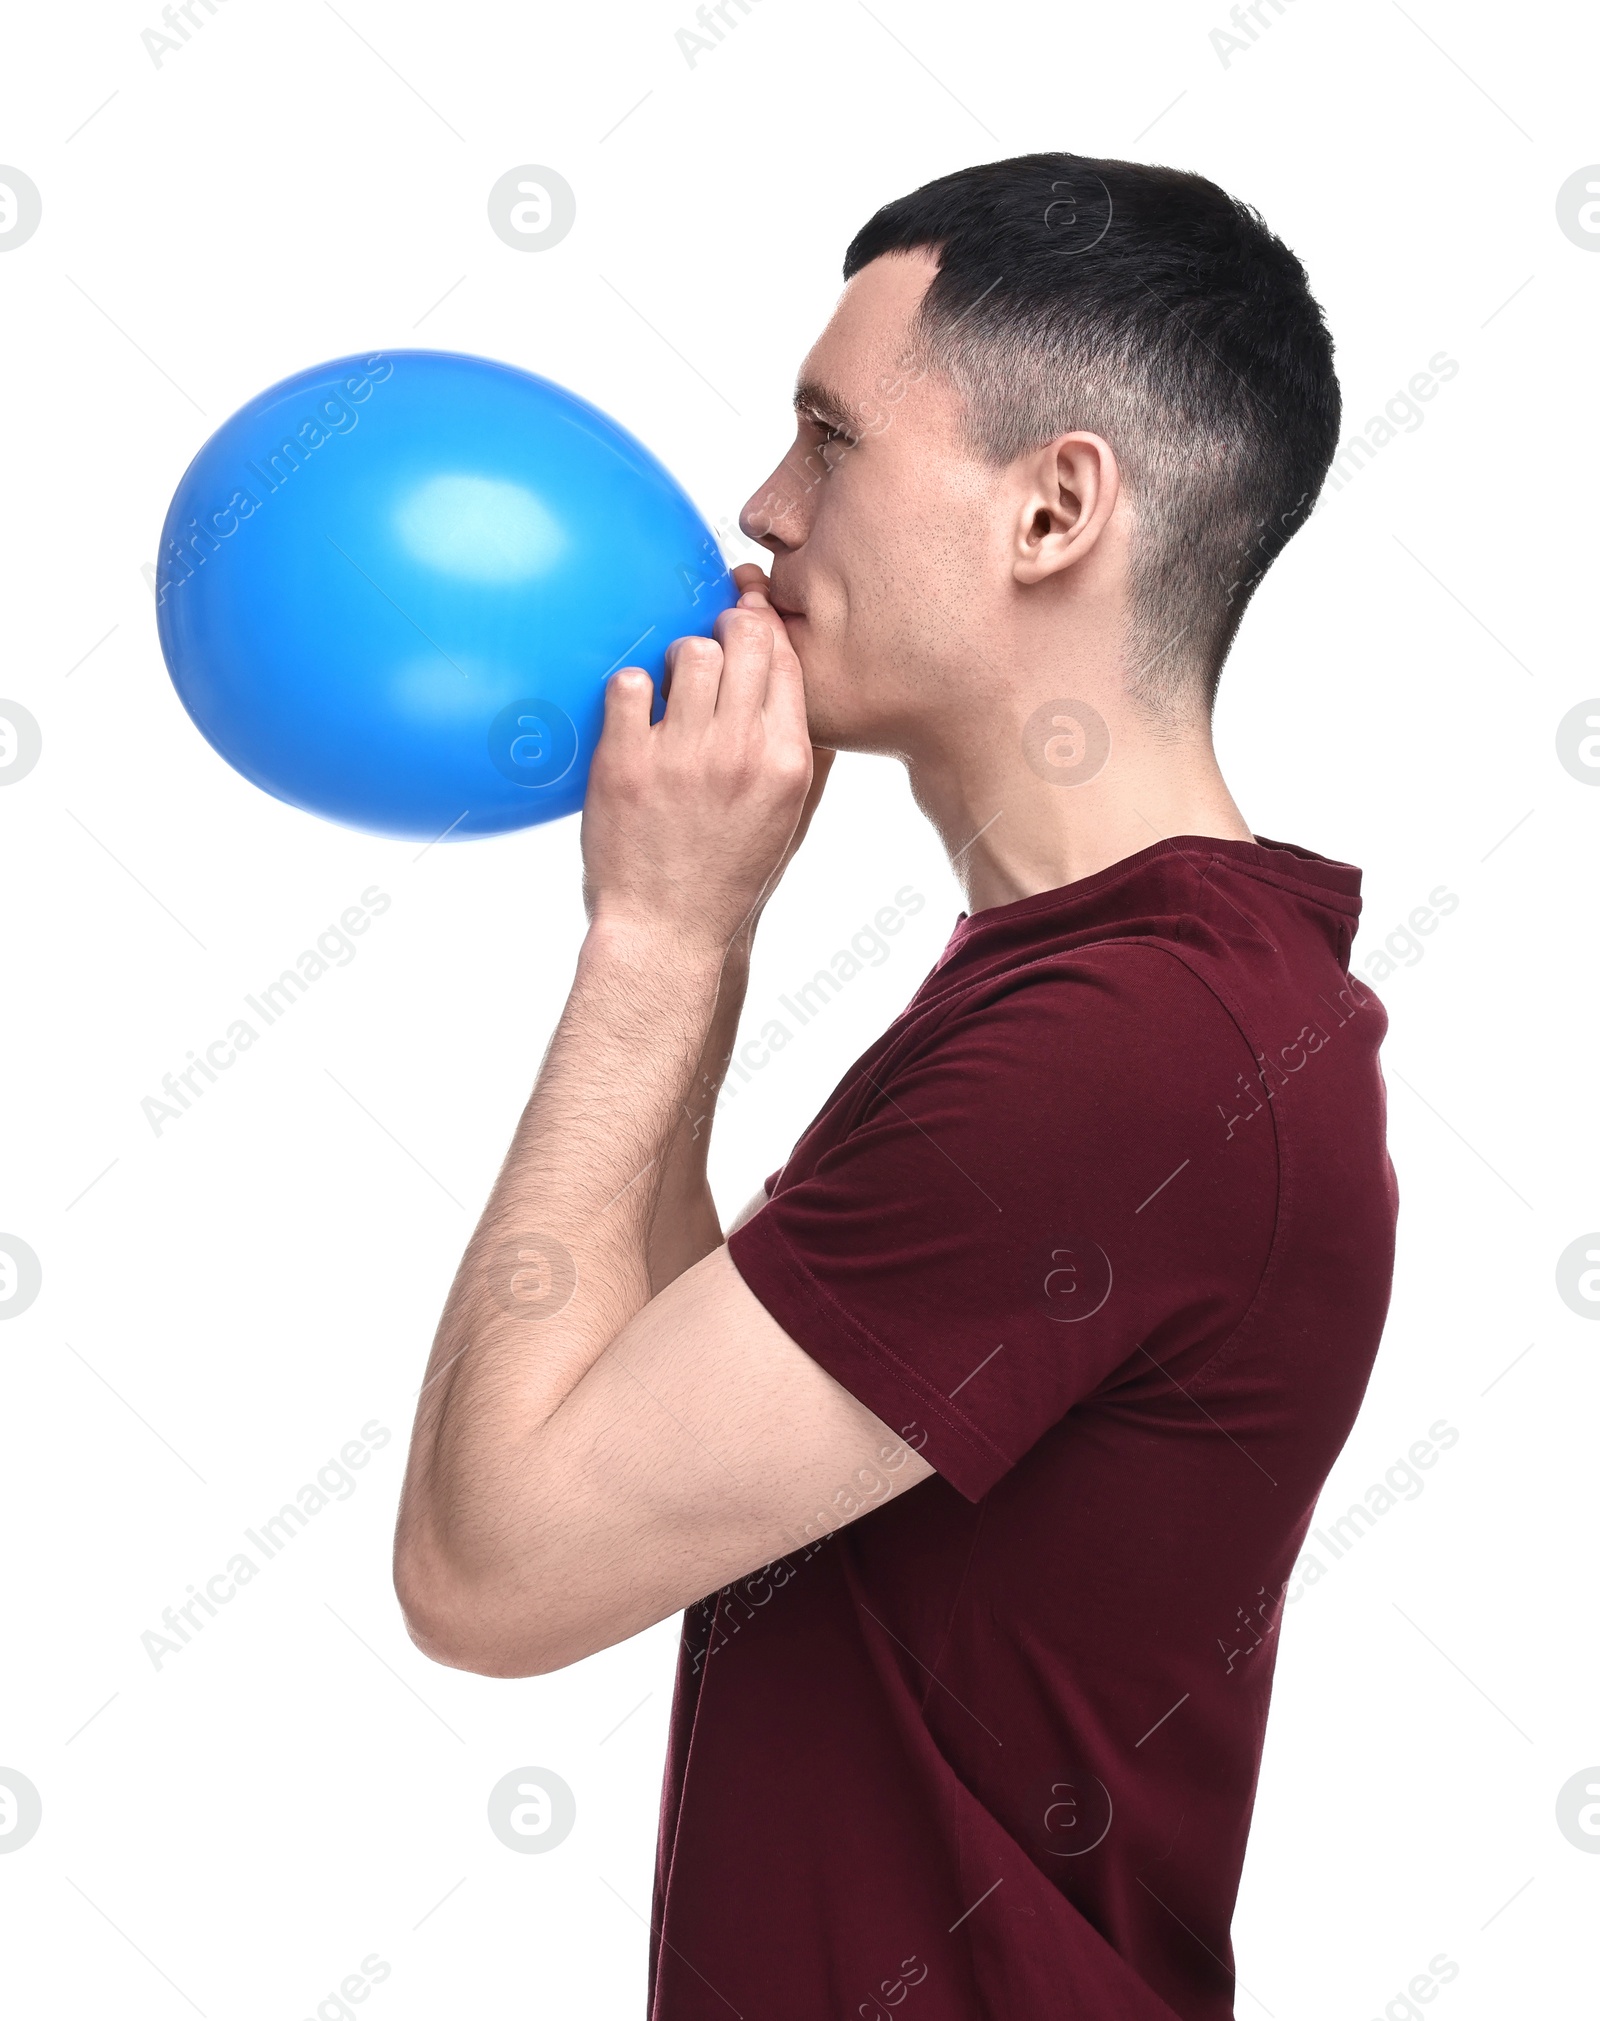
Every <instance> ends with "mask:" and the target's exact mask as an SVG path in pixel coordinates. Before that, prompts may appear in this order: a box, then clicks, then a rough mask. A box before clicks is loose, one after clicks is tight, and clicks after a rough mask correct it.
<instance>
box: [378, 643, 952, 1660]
mask: <svg viewBox="0 0 1600 2021" xmlns="http://www.w3.org/2000/svg"><path fill="white" fill-rule="evenodd" d="M717 636H718V641H719V644H717V645H713V644H711V643H710V642H708V641H704V640H686V641H680V642H679V643H678V645H677V646H676V647H675V648H674V657H673V660H672V672H671V690H670V695H669V701H668V706H667V711H666V714H665V716H664V718H663V720H662V722H661V723H660V724H657V725H654V726H652V725H651V724H650V721H649V709H650V684H649V681H648V678H647V677H646V676H645V675H643V674H642V673H640V672H639V671H638V670H636V669H631V670H624V672H623V673H621V674H618V675H616V676H614V677H613V680H612V682H611V684H610V686H609V688H608V690H607V698H606V727H605V732H604V735H603V737H602V740H601V745H600V748H599V750H598V752H597V753H596V757H595V762H594V767H593V770H592V772H591V777H590V785H589V796H588V799H587V801H586V803H585V810H584V858H585V880H586V887H587V895H588V901H589V910H590V928H589V933H588V935H587V937H586V939H585V941H584V944H583V948H582V951H581V953H580V956H579V960H578V967H577V974H576V976H575V978H574V982H573V987H572V992H571V995H570V996H569V998H568V1001H567V1005H566V1008H565V1010H564V1012H563V1014H562V1017H561V1021H560V1023H559V1025H558V1026H557V1029H556V1033H555V1036H554V1038H553V1039H552V1041H551V1044H550V1049H549V1052H548V1053H547V1055H546V1058H545V1062H544V1065H543V1067H542V1068H541V1070H540V1074H539V1078H538V1081H537V1084H536V1085H535V1088H534V1090H533V1094H532V1096H531V1098H530V1099H529V1102H528V1105H527V1107H526V1109H525V1110H524V1112H523V1115H522V1118H521V1121H520V1123H519V1124H518V1127H517V1130H516V1133H515V1136H514V1138H513V1141H512V1145H511V1149H510V1151H509V1153H508V1154H507V1157H506V1161H505V1164H504V1166H503V1168H502V1170H501V1173H500V1176H499V1178H498V1180H497V1181H496V1184H495V1187H494V1190H493V1192H492V1193H491V1195H490V1198H489V1202H488V1205H487V1207H486V1208H485V1210H484V1214H483V1217H482V1220H481V1221H480V1223H479V1225H478V1228H477V1230H476V1232H475V1233H474V1235H473V1237H472V1240H471V1242H470V1243H469V1244H468V1247H467V1251H466V1254H465V1256H464V1257H463V1258H462V1262H461V1266H460V1268H459V1270H458V1272H457V1275H456V1279H455V1282H454V1284H453V1285H452V1287H451V1291H450V1295H449V1298H448V1300H447V1302H446V1305H445V1310H444V1314H443V1317H442V1319H441V1321H440V1325H439V1330H438V1334H437V1336H436V1338H435V1341H434V1347H433V1353H432V1355H431V1357H430V1360H429V1364H428V1372H427V1378H426V1380H425V1382H424V1384H423V1388H422V1391H421V1395H420V1399H419V1404H418V1410H417V1418H416V1423H415V1427H414V1429H413V1435H412V1446H411V1453H410V1457H409V1461H408V1464H407V1472H406V1481H405V1488H404V1491H403V1495H402V1501H401V1510H400V1521H399V1527H398V1531H397V1536H396V1558H395V1576H396V1586H397V1590H398V1592H399V1594H400V1599H401V1604H402V1607H403V1608H404V1611H405V1614H406V1618H407V1623H408V1626H409V1627H410V1629H411V1632H412V1634H413V1636H414V1638H415V1639H416V1640H417V1641H418V1642H419V1644H420V1645H421V1646H422V1647H423V1648H425V1649H427V1650H428V1651H429V1652H430V1653H432V1654H435V1655H437V1656H439V1657H440V1659H441V1660H443V1661H447V1662H454V1663H458V1664H461V1665H464V1666H465V1667H470V1668H474V1669H484V1670H488V1671H491V1672H493V1673H494V1674H497V1675H522V1674H526V1673H527V1672H529V1671H530V1670H538V1669H541V1668H549V1667H554V1665H555V1664H556V1663H559V1662H569V1661H572V1660H573V1659H574V1657H575V1656H577V1655H581V1654H585V1653H587V1652H588V1650H589V1649H591V1648H597V1647H602V1646H604V1644H605V1643H606V1642H607V1641H610V1640H614V1639H616V1636H617V1635H618V1634H622V1633H629V1632H632V1631H633V1629H635V1628H637V1627H641V1626H643V1625H645V1624H646V1622H648V1621H650V1620H655V1619H659V1618H660V1616H661V1614H662V1613H665V1612H667V1611H670V1609H671V1608H672V1607H673V1606H681V1605H683V1604H685V1602H686V1601H687V1600H689V1599H693V1598H695V1597H697V1596H698V1595H699V1594H700V1593H702V1592H704V1591H705V1590H707V1584H706V1583H703V1582H706V1581H709V1583H711V1584H715V1583H716V1581H715V1578H714V1577H712V1575H714V1574H718V1573H720V1574H721V1576H723V1577H731V1576H733V1575H734V1574H735V1573H736V1572H737V1571H740V1570H748V1569H750V1568H751V1567H753V1566H755V1565H758V1564H761V1563H762V1562H764V1555H763V1554H765V1556H770V1555H771V1554H772V1553H773V1551H775V1550H781V1549H782V1548H783V1540H784V1538H786V1537H789V1536H792V1535H793V1534H794V1529H795V1524H796V1523H797V1522H799V1523H802V1524H803V1523H804V1522H805V1521H806V1520H808V1519H807V1518H806V1517H805V1516H804V1512H803V1507H802V1505H803V1504H805V1503H807V1502H815V1501H817V1499H818V1498H819V1497H821V1498H822V1500H823V1501H824V1503H825V1504H826V1506H828V1507H835V1506H836V1500H835V1497H834V1494H833V1491H832V1490H831V1489H829V1490H828V1492H827V1493H826V1494H825V1493H824V1490H825V1489H826V1488H827V1483H828V1481H829V1479H830V1477H834V1476H839V1475H840V1473H841V1469H843V1470H844V1471H843V1479H844V1481H845V1482H846V1484H848V1482H849V1480H851V1479H852V1478H854V1477H855V1475H856V1474H857V1473H858V1472H859V1470H860V1468H861V1467H862V1466H863V1465H865V1464H869V1463H870V1461H871V1455H872V1454H873V1453H874V1452H877V1451H880V1450H881V1449H882V1447H883V1445H884V1441H885V1439H886V1437H888V1436H889V1435H888V1434H887V1431H886V1428H885V1427H884V1426H882V1425H881V1424H880V1423H879V1422H878V1420H877V1419H876V1418H874V1417H873V1416H872V1414H871V1413H870V1412H868V1411H867V1410H865V1408H864V1407H863V1406H862V1405H860V1404H859V1403H858V1402H856V1400H855V1399H854V1398H853V1397H851V1396H850V1395H849V1394H848V1392H846V1391H844V1390H843V1389H842V1388H840V1386H839V1385H838V1384H837V1383H835V1382H833V1380H832V1378H831V1377H829V1376H827V1375H826V1374H825V1373H824V1371H822V1370H821V1369H820V1368H819V1367H818V1366H817V1365H816V1364H815V1363H813V1362H812V1361H811V1360H810V1359H809V1357H807V1356H806V1355H804V1354H803V1353H802V1352H801V1351H800V1350H799V1349H798V1348H797V1347H796V1346H795V1345H794V1343H793V1342H792V1341H790V1340H789V1339H788V1336H787V1335H785V1334H784V1333H783V1332H782V1330H781V1329H780V1328H779V1327H778V1326H777V1325H776V1323H775V1322H774V1321H772V1320H771V1319H770V1317H769V1316H768V1315H767V1314H766V1313H765V1312H764V1311H763V1310H762V1308H761V1307H760V1306H759V1305H758V1304H757V1303H756V1301H755V1300H754V1298H753V1297H751V1295H750V1294H749V1292H748V1291H747V1290H746V1289H745V1288H744V1286H743V1284H742V1282H741V1281H740V1280H739V1279H738V1276H737V1273H736V1272H734V1271H733V1269H732V1266H731V1264H729V1263H728V1261H727V1258H726V1252H725V1251H722V1250H720V1248H719V1245H720V1241H721V1235H720V1230H719V1229H718V1228H717V1226H716V1216H715V1213H714V1211H713V1209H712V1207H711V1204H710V1196H709V1192H708V1191H707V1190H706V1188H705V1151H704V1141H703V1138H704V1132H703V1131H702V1132H699V1133H698V1134H694V1135H691V1137H690V1139H689V1141H688V1142H685V1137H684V1132H685V1130H686V1129H688V1128H690V1127H691V1120H686V1119H692V1118H693V1116H694V1114H695V1113H696V1105H695V1103H694V1102H693V1101H692V1099H691V1098H692V1097H694V1096H695V1095H696V1093H697V1082H698V1081H699V1080H700V1078H701V1077H702V1076H703V1075H704V1073H705V1072H706V1065H705V1063H706V1061H707V1059H708V1057H710V1058H711V1059H712V1061H713V1063H715V1061H716V1060H717V1059H718V1058H719V1057H724V1056H725V1048H724V1047H723V1043H722V1039H721V1037H720V1035H719V1032H718V1025H719V1019H725V1018H728V1017H732V1018H733V1019H734V1020H735V1021H736V1018H737V1004H736V997H737V998H742V993H743V985H742V976H741V974H740V968H739V965H738V964H739V954H738V949H737V944H738V943H739V941H740V937H741V936H742V935H746V934H747V931H748V929H749V927H750V923H751V921H752V920H753V918H754V916H755V913H756V910H757V908H758V906H759V903H760V901H761V899H762V897H763V896H764V894H765V892H766V891H767V890H769V889H770V887H771V884H772V881H773V879H774V878H775V876H776V875H777V874H778V871H779V870H780V869H781V867H782V865H783V863H784V862H786V861H787V857H788V854H789V852H790V850H791V849H792V847H793V844H794V841H795V839H796V836H797V832H798V830H799V829H800V826H801V822H802V819H803V815H804V811H805V810H806V808H807V806H808V804H810V802H811V800H812V799H813V798H814V795H812V794H811V793H810V790H809V789H810V788H811V786H812V784H813V783H814V768H813V764H812V758H811V751H810V746H809V743H808V741H807V738H806V734H805V715H804V705H803V699H802V696H801V691H800V680H799V667H798V664H797V662H796V661H795V659H794V655H793V652H792V650H791V649H790V648H789V647H788V643H787V639H786V638H785V636H784V633H783V628H782V625H781V623H780V622H779V620H778V619H777V617H776V615H775V614H773V613H771V612H770V611H768V610H766V609H765V607H764V606H762V607H761V608H759V609H756V610H751V609H748V608H746V609H741V610H740V611H738V612H731V613H724V616H723V618H722V619H721V620H719V623H718V635H717ZM746 945H747V942H746ZM730 955H732V957H733V960H734V964H735V965H734V967H733V968H732V969H731V970H730V967H729V962H730ZM725 979H729V980H731V982H732V984H733V986H734V987H733V989H731V990H730V992H729V995H728V997H727V999H726V1001H725V1000H724V996H723V990H724V983H725ZM727 1044H728V1045H731V1039H729V1040H728V1041H727ZM718 1078H719V1079H720V1074H719V1075H718ZM663 1217H665V1218H663ZM713 1252H715V1253H713ZM696 1253H698V1256H699V1259H700V1260H698V1261H694V1260H693V1258H694V1257H695V1255H696ZM658 1272H659V1273H660V1275H661V1276H662V1278H663V1280H666V1279H667V1278H668V1276H669V1273H670V1283H669V1284H668V1289H667V1290H666V1291H665V1292H664V1293H663V1296H662V1297H661V1299H660V1300H657V1301H653V1299H652V1294H653V1292H654V1291H655V1289H656V1284H655V1278H656V1276H657V1273H658ZM647 1308H648V1310H647ZM658 1308H659V1309H658ZM614 1349H615V1350H617V1351H616V1352H612V1350H614ZM643 1370H648V1371H649V1373H641V1371H643ZM667 1391H676V1392H677V1393H678V1404H679V1408H678V1409H677V1410H676V1411H675V1410H674V1409H673V1408H672V1405H671V1403H670V1401H669V1402H663V1400H662V1398H663V1393H664V1392H667ZM696 1422H698V1424H699V1426H700V1430H699V1431H698V1432H695V1431H693V1430H692V1429H691V1432H690V1435H689V1436H688V1437H687V1438H686V1437H685V1434H684V1427H685V1425H689V1426H690V1427H691V1428H692V1426H693V1425H694V1424H695V1423H696ZM757 1433H761V1434H763V1435H764V1445H763V1449H762V1450H760V1451H758V1452H756V1454H755V1457H754V1458H752V1450H753V1442H754V1441H755V1440H756V1435H757ZM890 1444H891V1446H892V1445H893V1441H892V1439H890ZM619 1448H620V1452H621V1454H622V1455H623V1457H621V1458H619V1459H618V1460H617V1461H616V1462H615V1464H614V1465H613V1466H612V1467H611V1468H610V1470H609V1472H610V1477H609V1478H608V1479H606V1480H605V1481H604V1482H603V1483H602V1485H601V1486H598V1487H597V1485H596V1482H595V1479H594V1476H595V1473H596V1466H595V1462H596V1461H597V1459H598V1458H599V1457H600V1456H602V1455H604V1454H606V1453H607V1452H608V1451H612V1450H614V1449H619ZM713 1463H714V1465H715V1468H716V1469H717V1471H716V1472H715V1473H713V1474H711V1475H709V1476H708V1475H705V1474H704V1469H705V1468H707V1467H708V1466H711V1465H712V1464H713ZM602 1471H604V1470H602ZM926 1471H927V1468H926V1466H925V1464H924V1463H922V1462H921V1461H920V1460H918V1459H917V1458H916V1457H915V1455H909V1454H906V1453H905V1451H904V1449H903V1448H901V1449H900V1455H899V1459H898V1461H897V1465H896V1468H895V1469H894V1481H893V1482H891V1483H890V1485H891V1486H892V1485H894V1484H896V1483H898V1482H899V1481H910V1480H913V1479H917V1478H920V1477H921V1475H922V1474H924V1473H926ZM619 1481H621V1482H622V1483H624V1484H625V1485H622V1486H619V1484H618V1483H619ZM845 1499H846V1500H847V1501H849V1502H851V1503H852V1505H853V1512H854V1513H862V1512H864V1509H865V1507H867V1506H871V1505H872V1504H871V1501H870V1499H869V1500H867V1501H865V1502H862V1501H861V1500H860V1497H859V1496H858V1495H857V1494H856V1493H855V1491H853V1490H851V1491H849V1492H848V1493H847V1494H846V1496H845ZM839 1514H840V1519H841V1520H850V1519H851V1517H850V1515H847V1514H845V1513H844V1512H843V1510H842V1509H841V1510H840V1511H839ZM752 1554H753V1555H752Z"/></svg>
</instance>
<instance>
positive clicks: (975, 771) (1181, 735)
mask: <svg viewBox="0 0 1600 2021" xmlns="http://www.w3.org/2000/svg"><path fill="white" fill-rule="evenodd" d="M970 727H971V726H969V728H970ZM961 741H962V746H963V747H962V749H961V750H960V753H959V755H957V754H956V753H955V752H951V751H933V752H922V753H916V754H910V755H908V769H909V772H910V779H911V790H912V793H913V795H914V796H915V798H916V800H917V804H918V805H919V806H920V807H921V808H922V810H923V812H924V813H925V814H926V815H927V816H928V818H929V819H930V820H931V821H932V823H933V825H934V827H935V828H936V829H937V830H938V832H939V835H940V837H941V839H942V840H943V842H944V846H945V850H946V853H947V854H948V855H949V857H950V862H951V866H952V868H953V869H954V871H955V873H956V876H957V877H958V878H959V879H960V881H961V884H962V886H963V888H964V889H965V891H966V894H967V909H968V910H969V911H970V912H982V911H986V910H987V909H988V908H989V907H990V906H994V905H1006V904H1009V903H1010V902H1011V901H1012V900H1014V899H1018V898H1029V897H1031V896H1032V895H1033V894H1034V893H1035V892H1038V891H1053V890H1055V889H1056V888H1057V887H1058V886H1060V885H1063V884H1071V883H1074V882H1075V881H1076V880H1077V879H1078V878H1080V877H1091V876H1093V875H1094V873H1095V872H1096V871H1097V870H1104V869H1107V868H1108V867H1109V866H1110V865H1111V864H1113V863H1120V862H1121V861H1122V859H1123V858H1124V857H1126V856H1132V855H1134V854H1135V853H1136V852H1137V851H1138V850H1141V849H1146V848H1148V847H1149V846H1150V844H1151V843H1153V842H1160V841H1162V840H1164V839H1165V838H1166V837H1168V836H1174V835H1214V836H1219V837H1222V838H1225V839H1227V840H1231V841H1237V842H1249V841H1252V840H1253V839H1254V838H1253V837H1252V835H1251V832H1250V828H1249V825H1248V823H1247V822H1246V821H1245V818H1244V816H1243V815H1242V814H1241V813H1240V812H1239V809H1238V807H1237V806H1236V805H1235V804H1234V799H1233V795H1232V794H1231V793H1230V792H1229V791H1228V787H1227V784H1226V782H1225V781H1224V779H1223V777H1222V773H1221V770H1220V769H1219V767H1218V765H1217V759H1216V753H1215V752H1214V751H1213V749H1212V747H1211V733H1210V728H1209V725H1208V724H1204V723H1194V724H1189V725H1186V726H1184V727H1183V728H1182V729H1181V730H1176V731H1170V730H1163V731H1159V732H1158V731H1156V730H1154V729H1152V728H1151V727H1150V726H1149V725H1147V724H1145V723H1143V722H1142V721H1140V720H1137V719H1133V720H1130V718H1129V717H1128V716H1127V715H1126V714H1120V719H1119V720H1117V721H1116V722H1114V724H1113V725H1112V734H1111V748H1110V752H1109V755H1108V756H1107V758H1106V760H1105V762H1104V764H1103V765H1102V766H1101V768H1100V770H1099V772H1098V773H1097V774H1096V776H1095V777H1094V778H1093V779H1091V780H1088V781H1086V782H1085V783H1084V784H1083V785H1079V786H1067V785H1057V784H1054V783H1052V782H1051V780H1050V779H1049V778H1048V777H1042V776H1039V771H1038V768H1037V767H1035V766H1030V765H1026V764H1022V763H1020V762H1019V761H1018V757H1017V750H1016V744H1015V741H1014V740H1009V739H1008V740H1007V746H1006V747H1005V748H1002V749H999V750H996V749H993V748H985V747H983V746H982V745H980V744H978V743H977V741H976V740H972V739H964V740H961ZM1064 748H1066V749H1067V750H1068V751H1069V752H1070V749H1071V747H1070V746H1068V747H1064ZM1089 762H1091V763H1092V762H1093V758H1092V757H1091V759H1090V761H1089Z"/></svg>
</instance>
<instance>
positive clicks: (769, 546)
mask: <svg viewBox="0 0 1600 2021" xmlns="http://www.w3.org/2000/svg"><path fill="white" fill-rule="evenodd" d="M739 531H740V532H741V533H742V534H743V535H744V537H745V538H746V540H753V541H754V542H755V543H756V545H757V546H758V547H764V548H765V549H766V550H767V552H768V553H769V554H786V553H792V552H793V550H794V549H795V548H797V547H799V546H800V545H801V543H802V542H803V541H804V540H805V537H806V521H805V505H804V496H803V493H802V492H801V490H800V488H799V487H798V486H796V485H795V484H794V483H793V482H792V481H791V479H790V477H789V474H788V471H787V469H786V468H785V466H784V464H782V463H780V464H779V465H778V467H777V469H776V470H774V471H773V472H772V473H771V474H770V475H769V476H768V478H767V479H766V481H765V483H763V484H761V485H759V486H758V487H757V489H756V490H754V491H753V492H751V494H750V496H749V497H748V498H747V499H746V500H745V502H744V505H743V506H742V508H741V509H740V512H739Z"/></svg>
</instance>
